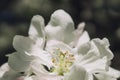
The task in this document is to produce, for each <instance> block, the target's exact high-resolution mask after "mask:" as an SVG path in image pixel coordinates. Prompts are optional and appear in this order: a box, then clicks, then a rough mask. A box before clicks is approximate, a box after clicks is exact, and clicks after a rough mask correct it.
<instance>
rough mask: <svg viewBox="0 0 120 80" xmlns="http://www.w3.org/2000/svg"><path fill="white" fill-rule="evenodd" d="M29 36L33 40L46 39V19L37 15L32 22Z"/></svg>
mask: <svg viewBox="0 0 120 80" xmlns="http://www.w3.org/2000/svg"><path fill="white" fill-rule="evenodd" d="M29 36H30V37H31V38H36V37H44V36H45V34H44V19H43V18H42V16H39V15H36V16H34V17H33V18H32V20H31V25H30V29H29Z"/></svg>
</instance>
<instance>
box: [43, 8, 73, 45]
mask: <svg viewBox="0 0 120 80" xmlns="http://www.w3.org/2000/svg"><path fill="white" fill-rule="evenodd" d="M45 31H46V34H47V39H48V40H50V39H56V40H59V41H63V42H65V43H67V44H69V43H70V42H71V41H72V40H73V37H74V35H73V33H72V32H73V31H74V23H73V21H72V18H71V17H70V15H69V14H67V13H66V12H65V11H63V10H57V11H55V12H54V13H53V14H52V16H51V19H50V22H49V23H48V25H47V26H46V28H45Z"/></svg>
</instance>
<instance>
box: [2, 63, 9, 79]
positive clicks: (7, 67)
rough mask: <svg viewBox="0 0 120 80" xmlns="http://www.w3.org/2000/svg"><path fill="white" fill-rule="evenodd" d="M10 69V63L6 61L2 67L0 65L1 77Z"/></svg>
mask: <svg viewBox="0 0 120 80" xmlns="http://www.w3.org/2000/svg"><path fill="white" fill-rule="evenodd" d="M8 70H9V66H8V63H5V64H3V65H2V66H1V67H0V78H1V77H2V76H3V75H4V73H5V72H6V71H8Z"/></svg>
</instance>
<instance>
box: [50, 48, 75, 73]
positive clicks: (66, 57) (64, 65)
mask: <svg viewBox="0 0 120 80" xmlns="http://www.w3.org/2000/svg"><path fill="white" fill-rule="evenodd" d="M55 51H56V52H58V53H56V52H53V54H54V55H56V56H55V57H53V58H52V63H53V65H54V66H53V68H52V70H50V71H52V72H57V73H58V75H64V73H67V72H69V69H70V67H71V65H72V64H73V62H74V60H75V58H74V55H73V54H71V53H69V52H68V51H66V52H62V51H61V50H60V49H59V48H58V49H56V50H55ZM55 53H56V54H55Z"/></svg>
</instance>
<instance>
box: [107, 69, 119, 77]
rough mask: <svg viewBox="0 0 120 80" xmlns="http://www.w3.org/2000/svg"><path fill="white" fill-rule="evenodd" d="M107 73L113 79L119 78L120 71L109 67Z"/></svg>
mask: <svg viewBox="0 0 120 80" xmlns="http://www.w3.org/2000/svg"><path fill="white" fill-rule="evenodd" d="M107 73H108V74H109V75H111V76H112V77H114V78H120V71H118V70H116V69H113V68H111V67H110V68H109V71H108V72H107Z"/></svg>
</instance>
